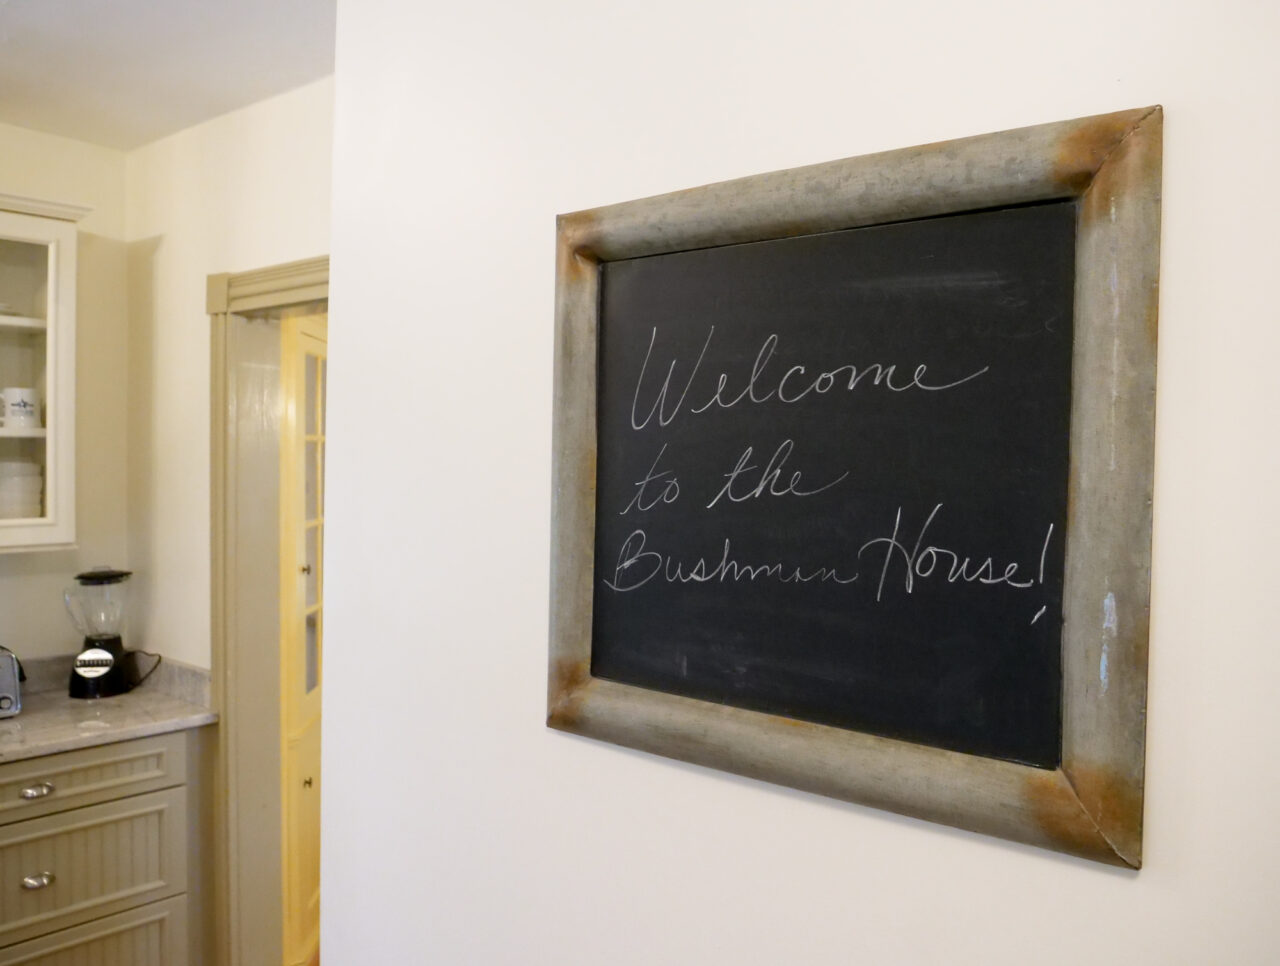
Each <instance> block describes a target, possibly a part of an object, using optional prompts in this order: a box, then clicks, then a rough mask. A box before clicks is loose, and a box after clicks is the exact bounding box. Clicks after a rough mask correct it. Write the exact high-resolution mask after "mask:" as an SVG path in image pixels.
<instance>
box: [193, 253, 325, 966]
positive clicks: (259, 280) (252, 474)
mask: <svg viewBox="0 0 1280 966" xmlns="http://www.w3.org/2000/svg"><path fill="white" fill-rule="evenodd" d="M209 282H210V284H209V312H210V317H211V323H212V337H213V339H212V349H213V351H212V373H211V375H212V379H211V384H212V416H213V420H212V422H213V425H212V466H213V478H212V503H213V516H212V545H213V602H212V603H213V606H212V610H213V676H214V689H215V694H214V700H215V703H216V707H217V709H218V711H219V715H220V724H219V754H218V767H219V780H220V784H221V793H220V794H219V796H218V799H219V803H218V804H219V808H218V814H217V826H218V842H219V856H218V858H219V861H218V863H217V864H218V868H219V873H220V874H219V876H218V894H217V902H216V906H217V912H218V928H217V930H216V932H217V934H218V936H219V938H220V941H221V942H220V949H219V950H218V961H220V962H225V963H228V964H230V966H278V964H283V966H295V964H306V963H310V962H316V961H317V960H318V956H319V952H318V942H319V891H318V890H319V819H320V810H319V809H320V806H319V802H320V772H319V758H320V696H321V692H322V683H321V682H322V667H323V536H324V529H323V519H324V518H323V499H324V487H323V466H324V425H325V419H324V406H323V399H324V387H325V379H326V369H327V364H326V362H325V354H326V353H325V337H326V335H327V309H328V259H327V258H322V259H312V260H308V261H306V262H299V263H292V264H290V265H283V266H276V267H273V268H270V269H264V270H261V271H258V272H250V273H243V274H239V275H219V276H211V277H210V280H209Z"/></svg>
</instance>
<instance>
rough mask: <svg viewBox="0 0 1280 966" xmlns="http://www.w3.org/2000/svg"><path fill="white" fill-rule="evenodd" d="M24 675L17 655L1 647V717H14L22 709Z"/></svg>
mask: <svg viewBox="0 0 1280 966" xmlns="http://www.w3.org/2000/svg"><path fill="white" fill-rule="evenodd" d="M24 677H25V675H24V674H23V673H22V664H21V663H19V661H18V658H17V655H15V654H14V653H13V651H11V650H9V649H8V648H7V647H0V718H12V717H13V716H14V715H15V714H17V713H18V712H19V711H21V710H22V691H21V690H20V688H19V684H20V682H21V681H22V679H23V678H24Z"/></svg>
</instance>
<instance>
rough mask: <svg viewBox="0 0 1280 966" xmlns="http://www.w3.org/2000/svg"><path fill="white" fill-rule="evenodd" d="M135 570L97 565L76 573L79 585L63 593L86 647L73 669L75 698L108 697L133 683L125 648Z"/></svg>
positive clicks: (72, 693) (69, 612)
mask: <svg viewBox="0 0 1280 966" xmlns="http://www.w3.org/2000/svg"><path fill="white" fill-rule="evenodd" d="M130 576H131V571H128V570H116V569H114V568H112V567H95V568H94V569H93V570H88V571H85V572H84V573H82V574H77V575H76V586H74V587H68V588H67V589H66V591H65V592H64V593H63V595H62V599H63V601H64V602H65V603H66V605H67V613H68V614H69V615H71V622H72V623H73V624H74V625H75V627H76V630H78V631H79V632H80V633H81V634H83V635H84V648H83V649H82V650H81V651H80V653H79V654H78V655H76V660H75V664H74V665H73V667H72V669H71V684H70V688H69V694H70V695H71V697H73V698H107V697H111V696H113V695H116V694H124V692H126V691H128V690H129V689H130V688H132V687H133V685H134V683H135V682H134V681H133V680H132V675H131V674H130V673H129V668H128V665H129V663H130V662H129V661H127V660H126V657H129V656H131V655H129V653H128V652H127V651H125V649H124V643H123V641H122V640H121V637H120V635H121V632H122V631H123V630H124V619H125V610H126V605H127V604H128V600H129V595H128V589H127V588H126V586H125V581H127V580H128V579H129V577H130Z"/></svg>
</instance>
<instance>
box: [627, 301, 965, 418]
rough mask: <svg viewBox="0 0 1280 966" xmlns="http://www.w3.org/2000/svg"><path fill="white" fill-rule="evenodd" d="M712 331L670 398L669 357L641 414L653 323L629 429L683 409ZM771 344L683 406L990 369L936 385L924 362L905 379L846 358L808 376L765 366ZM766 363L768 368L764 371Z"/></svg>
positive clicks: (787, 398) (901, 386) (787, 400)
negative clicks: (742, 370) (746, 367)
mask: <svg viewBox="0 0 1280 966" xmlns="http://www.w3.org/2000/svg"><path fill="white" fill-rule="evenodd" d="M715 332H716V329H715V326H714V325H713V326H711V327H710V328H709V329H708V330H707V338H706V341H704V342H703V344H702V351H701V352H700V353H698V358H697V360H696V361H695V362H694V364H693V367H692V368H691V369H690V370H689V375H688V376H687V377H686V378H685V382H684V388H683V389H682V390H681V391H680V396H679V398H674V399H673V398H671V396H672V394H673V393H674V391H675V390H674V389H672V385H671V384H672V381H673V380H675V378H676V369H677V367H678V365H679V363H680V360H679V358H673V359H672V360H671V362H670V364H669V365H668V366H667V374H666V377H665V378H664V379H663V380H662V383H661V385H659V386H658V388H657V390H656V392H655V391H653V390H652V389H650V390H649V391H648V392H649V393H652V403H651V404H650V405H649V411H648V412H647V413H645V414H644V415H643V416H641V415H640V413H641V412H642V411H643V409H644V406H643V404H642V403H641V401H640V397H641V395H642V394H646V395H647V393H646V389H645V383H646V382H647V381H648V380H647V379H646V375H647V373H648V370H649V362H650V359H651V358H652V357H653V346H654V342H655V341H656V340H657V337H658V329H657V326H654V328H653V330H652V332H650V334H649V348H648V350H647V351H646V352H645V356H644V362H643V363H642V364H641V366H640V378H639V379H638V380H637V382H636V391H635V395H633V396H632V399H631V428H632V429H637V430H639V429H644V428H645V427H646V426H648V425H649V422H650V421H651V420H652V419H654V418H655V417H657V420H658V425H660V426H669V425H670V424H671V422H672V421H673V420H674V419H675V418H676V416H678V415H679V414H680V412H681V411H682V410H683V409H685V407H686V402H687V401H688V398H689V394H690V392H691V391H692V390H693V386H694V383H695V381H697V378H698V372H699V370H700V369H701V368H702V363H703V360H705V359H706V356H707V349H708V348H710V346H711V339H712V337H713V336H714V335H715ZM777 349H778V336H777V335H776V334H771V335H769V336H768V337H767V338H766V339H765V340H764V342H763V343H762V344H761V346H760V351H759V352H757V353H756V359H755V362H754V363H753V364H752V366H751V372H750V373H749V374H746V375H745V377H743V376H741V375H739V376H738V377H737V378H733V377H732V376H731V374H730V373H728V372H722V373H720V375H719V377H718V378H717V379H716V385H715V389H714V391H712V392H711V395H710V396H709V397H707V398H706V400H705V402H702V403H701V404H699V405H695V406H692V407H691V408H689V410H688V411H689V412H691V413H694V414H698V413H704V412H706V411H707V410H708V409H711V408H712V407H713V406H715V407H718V408H720V409H732V408H733V407H734V406H737V405H738V404H739V403H742V402H747V403H754V404H756V405H759V404H761V403H767V402H771V401H775V400H776V401H777V402H779V403H782V404H784V405H794V404H795V403H798V402H800V401H801V400H802V399H804V398H805V397H806V396H808V395H810V394H811V393H817V394H819V395H822V394H825V393H828V392H831V391H832V390H834V389H843V390H844V391H847V392H852V391H853V390H855V389H857V388H858V386H859V384H861V383H862V381H863V380H864V379H866V378H868V377H870V379H871V385H872V386H877V387H883V388H885V389H887V390H889V391H890V392H907V391H908V390H912V389H919V390H923V391H925V392H942V391H944V390H947V389H954V388H956V387H957V386H961V385H964V384H965V383H966V382H969V381H970V380H972V379H977V378H978V377H979V376H981V375H983V374H984V373H985V372H987V371H988V369H989V368H990V367H989V366H983V367H982V368H981V369H979V370H977V371H976V372H971V373H969V375H967V376H963V377H962V378H960V379H954V380H952V381H951V382H944V383H937V384H931V383H927V382H926V381H925V376H926V375H927V374H928V371H929V367H928V366H927V365H923V364H921V365H917V366H916V367H915V370H914V372H913V374H912V375H911V376H910V377H909V378H904V377H902V376H899V375H898V374H897V365H896V364H892V365H886V364H884V363H880V362H872V363H868V364H866V365H864V366H862V367H861V368H859V367H858V366H856V365H854V364H853V363H851V362H846V363H844V364H842V365H838V366H836V367H834V368H832V369H820V368H818V367H813V369H814V371H816V372H817V374H816V375H814V374H812V372H811V367H809V366H804V365H793V366H791V367H790V368H789V369H787V370H786V371H785V372H783V371H782V368H781V366H772V367H771V366H770V363H771V362H772V361H773V357H774V354H775V353H776V352H777ZM771 368H772V371H769V370H770V369H771ZM734 385H738V386H740V387H741V388H740V389H738V391H737V392H736V393H735V392H734ZM702 396H703V394H702V393H699V394H696V396H695V398H702ZM647 401H648V400H647V399H646V402H647Z"/></svg>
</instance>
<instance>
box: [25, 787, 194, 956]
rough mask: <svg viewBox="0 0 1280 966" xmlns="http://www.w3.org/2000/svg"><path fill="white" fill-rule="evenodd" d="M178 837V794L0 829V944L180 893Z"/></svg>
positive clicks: (182, 872)
mask: <svg viewBox="0 0 1280 966" xmlns="http://www.w3.org/2000/svg"><path fill="white" fill-rule="evenodd" d="M185 836H186V789H185V788H171V789H169V790H167V791H163V792H152V793H150V794H147V795H138V796H136V797H134V798H126V799H123V800H121V801H118V802H108V803H106V804H104V805H90V806H89V807H88V808H80V809H76V810H75V811H72V812H64V813H62V814H60V815H47V816H45V817H44V818H34V819H31V820H30V821H28V822H18V823H16V824H14V825H9V826H7V827H5V828H3V829H0V946H3V945H5V944H7V943H14V942H20V941H21V940H24V939H30V938H32V937H34V936H38V935H41V934H42V933H46V932H52V931H53V930H55V929H63V928H65V927H67V926H73V925H76V924H78V923H81V922H85V921H87V920H90V919H96V918H98V917H100V916H105V915H110V914H111V913H116V912H121V911H123V910H125V909H127V908H129V907H130V906H136V905H139V904H141V903H144V902H151V901H154V900H156V899H164V898H167V897H169V896H172V895H177V894H178V893H181V892H185V891H186V875H187V852H186V848H185ZM32 886H34V888H33V887H32Z"/></svg>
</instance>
